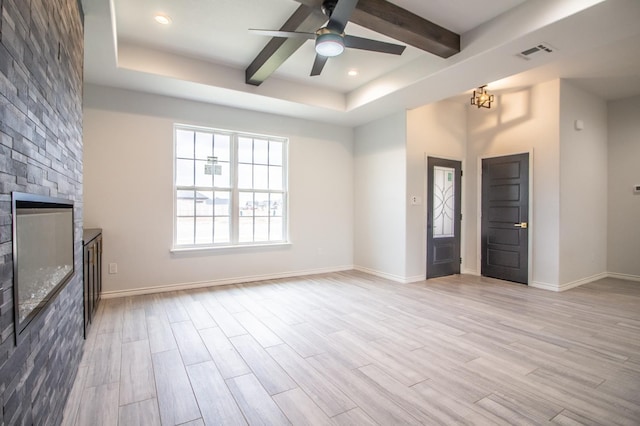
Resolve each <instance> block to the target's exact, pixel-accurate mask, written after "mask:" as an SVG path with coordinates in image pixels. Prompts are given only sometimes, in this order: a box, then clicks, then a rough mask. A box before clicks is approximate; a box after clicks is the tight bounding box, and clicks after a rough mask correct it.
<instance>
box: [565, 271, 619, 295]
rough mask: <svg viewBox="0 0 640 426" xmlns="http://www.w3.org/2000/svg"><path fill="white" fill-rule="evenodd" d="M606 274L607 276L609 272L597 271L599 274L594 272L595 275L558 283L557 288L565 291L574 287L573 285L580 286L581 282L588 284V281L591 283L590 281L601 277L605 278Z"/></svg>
mask: <svg viewBox="0 0 640 426" xmlns="http://www.w3.org/2000/svg"><path fill="white" fill-rule="evenodd" d="M608 276H609V274H608V273H606V272H601V273H599V274H595V275H592V276H590V277H586V278H581V279H579V280H575V281H571V282H568V283H564V284H560V285H559V286H558V287H559V290H558V291H566V290H570V289H572V288H575V287H578V286H581V285H583V284H588V283H592V282H594V281H598V280H601V279H603V278H607V277H608Z"/></svg>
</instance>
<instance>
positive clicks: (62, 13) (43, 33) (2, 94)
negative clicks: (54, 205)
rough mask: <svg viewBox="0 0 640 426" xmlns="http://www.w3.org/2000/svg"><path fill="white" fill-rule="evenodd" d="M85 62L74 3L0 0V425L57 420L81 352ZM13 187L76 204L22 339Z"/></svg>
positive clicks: (66, 0) (79, 14)
mask: <svg viewBox="0 0 640 426" xmlns="http://www.w3.org/2000/svg"><path fill="white" fill-rule="evenodd" d="M82 66H83V27H82V12H81V8H80V4H79V2H78V0H28V1H26V0H0V402H1V403H2V411H1V414H0V424H7V425H9V424H45V423H46V424H60V423H61V421H62V412H63V410H64V405H65V402H66V399H67V396H68V395H69V392H70V391H71V386H72V384H73V381H74V379H75V376H76V373H77V371H78V366H79V363H80V358H81V356H82V345H83V341H84V340H83V332H82V330H83V326H82V323H83V311H82V273H81V271H82ZM13 192H22V193H29V194H36V195H40V196H45V197H54V198H62V199H66V200H70V201H73V203H74V205H73V230H74V235H73V252H74V256H73V266H74V268H73V272H72V274H71V276H70V277H69V278H68V280H67V282H66V284H65V285H64V286H62V287H60V288H59V290H58V291H56V292H54V294H53V295H52V296H51V297H50V298H49V299H50V300H49V302H48V303H47V304H46V305H43V306H42V307H41V309H40V311H39V313H38V314H37V315H35V316H33V317H32V318H31V320H30V322H29V326H28V327H27V328H25V329H24V330H23V332H22V333H21V336H20V341H19V343H18V344H17V345H16V335H15V330H16V326H15V322H14V318H15V315H16V314H15V309H14V308H15V303H14V290H15V289H14V265H13V254H14V253H13V246H14V244H13V243H14V241H13V232H12V223H13V214H12V193H13ZM18 291H19V290H18ZM39 304H40V303H38V305H39Z"/></svg>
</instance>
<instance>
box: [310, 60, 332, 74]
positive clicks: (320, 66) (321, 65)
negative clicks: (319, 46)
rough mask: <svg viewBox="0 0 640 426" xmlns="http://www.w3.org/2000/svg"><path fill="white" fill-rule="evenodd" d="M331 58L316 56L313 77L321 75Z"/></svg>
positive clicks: (312, 71) (312, 70) (312, 69)
mask: <svg viewBox="0 0 640 426" xmlns="http://www.w3.org/2000/svg"><path fill="white" fill-rule="evenodd" d="M328 59H329V58H328V57H326V56H320V55H316V59H315V61H313V68H311V76H312V77H313V76H316V75H320V73H321V72H322V69H323V68H324V65H325V64H326V63H327V60H328Z"/></svg>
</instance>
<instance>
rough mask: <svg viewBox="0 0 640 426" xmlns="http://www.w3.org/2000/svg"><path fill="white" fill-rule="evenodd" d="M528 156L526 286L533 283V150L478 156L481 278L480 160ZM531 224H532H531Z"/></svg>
mask: <svg viewBox="0 0 640 426" xmlns="http://www.w3.org/2000/svg"><path fill="white" fill-rule="evenodd" d="M519 154H529V244H528V259H527V274H528V278H527V285H529V286H530V285H531V284H532V283H533V237H534V235H533V230H535V226H536V224H535V221H533V175H534V171H533V148H531V149H529V151H510V152H502V153H499V154H498V153H496V154H485V155H481V156H478V160H477V164H476V167H477V168H476V173H477V179H476V180H477V186H476V188H477V189H476V190H477V193H476V194H477V196H476V203H477V209H478V210H477V212H478V214H477V215H476V262H477V263H476V265H478V266H477V270H476V275H478V276H482V269H481V267H482V160H486V159H488V158H499V157H508V156H511V155H519ZM532 223H533V224H532Z"/></svg>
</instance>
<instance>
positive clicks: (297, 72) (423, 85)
mask: <svg viewBox="0 0 640 426" xmlns="http://www.w3.org/2000/svg"><path fill="white" fill-rule="evenodd" d="M391 2H392V3H395V4H397V5H398V6H400V7H403V8H405V9H407V10H409V11H411V12H413V13H415V14H417V15H419V16H422V17H424V18H425V19H428V20H430V21H432V22H435V23H437V24H439V25H441V26H443V27H445V28H448V29H450V30H452V31H455V32H457V33H459V34H461V37H462V39H461V40H462V51H461V52H460V53H459V54H457V55H454V56H452V57H451V58H448V59H442V58H439V57H437V56H435V55H432V54H429V53H427V52H424V51H422V50H419V49H416V48H414V47H411V46H409V47H407V49H406V51H405V53H404V54H403V55H402V56H400V57H397V56H393V55H385V54H380V53H373V52H364V51H357V50H349V49H348V50H347V51H346V52H345V53H344V54H343V55H341V56H339V57H337V58H332V59H330V60H329V62H328V64H327V66H326V67H325V69H324V70H323V73H322V75H321V76H319V77H310V76H309V72H310V69H311V65H312V63H313V58H314V54H315V53H314V47H313V42H312V41H307V42H306V43H305V44H304V45H303V46H302V47H301V48H300V49H299V50H298V51H297V52H296V53H294V54H293V55H292V56H291V57H290V58H289V59H287V61H286V62H285V63H284V65H282V66H281V67H280V68H279V69H278V70H277V71H276V72H275V73H274V75H272V76H271V77H270V78H269V79H268V80H267V81H266V82H265V83H263V84H262V85H261V86H260V87H255V86H251V85H246V84H245V83H244V70H245V68H246V67H247V66H248V65H249V64H250V63H251V61H252V60H253V59H254V58H255V56H256V55H257V54H258V53H259V52H260V50H261V49H262V48H263V47H264V45H265V44H266V43H267V41H268V38H267V37H263V36H257V35H254V34H250V33H249V32H248V29H249V28H262V29H279V28H280V27H281V26H282V24H283V23H284V22H285V21H286V19H287V18H288V17H289V16H290V15H291V14H292V13H293V11H294V10H295V9H296V8H297V7H298V6H299V3H298V2H296V1H293V0H180V1H175V0H135V1H131V0H83V7H84V10H85V34H86V44H85V52H86V54H85V56H86V57H85V81H86V82H88V83H95V84H102V85H107V86H115V87H123V88H128V89H133V90H141V91H147V92H152V93H158V94H164V95H169V96H177V97H183V98H187V99H193V100H198V101H204V102H212V103H217V104H223V105H228V106H233V107H240V108H247V109H252V110H259V111H266V112H273V113H278V114H284V115H290V116H296V117H301V118H308V119H315V120H319V121H325V122H333V123H337V124H343V125H350V126H353V125H358V124H362V123H364V122H367V121H370V120H372V119H375V118H377V117H381V116H384V115H387V114H389V113H392V112H395V111H398V110H399V109H404V108H414V107H417V106H420V105H423V104H426V103H429V102H434V101H437V100H441V99H445V98H449V97H454V96H456V95H459V94H460V93H462V92H465V91H468V90H469V89H472V88H473V87H474V86H477V85H481V84H485V83H490V85H489V87H490V88H494V90H497V89H501V88H507V87H510V86H511V87H513V86H514V85H527V84H533V83H536V82H540V81H544V80H549V79H552V78H558V77H562V78H571V79H574V80H575V81H576V83H577V84H579V85H581V86H582V87H585V88H586V89H587V90H590V91H592V92H594V93H596V94H598V95H600V96H602V97H604V98H606V99H612V98H618V97H624V96H630V95H633V94H640V47H639V46H640V25H638V24H637V23H638V22H640V1H638V0H608V1H602V0H553V1H551V0H528V1H525V0H429V1H427V0H391ZM156 13H164V14H167V15H169V16H171V18H172V23H171V24H170V25H168V26H161V25H159V24H157V23H156V22H155V21H154V20H153V16H154V15H155V14H156ZM346 32H347V33H348V34H352V35H357V36H362V37H367V38H374V39H378V40H383V41H390V42H394V43H397V42H396V41H394V40H391V39H389V38H387V37H385V36H382V35H379V34H376V33H374V32H373V31H371V30H368V29H365V28H362V27H359V26H357V25H355V24H351V23H350V24H348V25H347V28H346ZM540 42H546V43H550V44H551V45H553V46H554V47H556V48H557V51H555V52H554V53H552V54H549V55H543V56H542V57H540V58H536V59H533V60H530V61H526V60H523V59H520V58H518V57H517V56H516V54H517V53H518V52H520V51H522V50H524V49H526V48H528V47H531V46H533V45H536V44H538V43H540ZM350 69H357V70H358V71H359V75H358V76H357V77H349V76H348V75H347V71H349V70H350ZM510 76H514V77H510ZM507 77H510V78H507ZM498 80H499V81H498ZM496 81H497V82H496ZM493 82H496V83H493Z"/></svg>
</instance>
